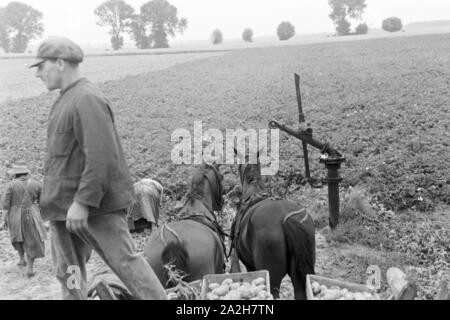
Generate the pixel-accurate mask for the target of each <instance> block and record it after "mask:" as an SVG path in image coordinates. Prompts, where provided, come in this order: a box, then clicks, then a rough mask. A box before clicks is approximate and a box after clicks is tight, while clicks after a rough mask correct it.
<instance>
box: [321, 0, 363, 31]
mask: <svg viewBox="0 0 450 320" xmlns="http://www.w3.org/2000/svg"><path fill="white" fill-rule="evenodd" d="M328 4H329V5H330V7H331V10H332V11H331V13H330V15H329V17H330V18H331V20H333V22H334V24H335V25H336V31H337V33H338V35H340V36H346V35H348V34H350V22H348V19H349V18H351V19H361V16H362V14H363V13H364V10H365V9H366V8H367V4H366V0H328Z"/></svg>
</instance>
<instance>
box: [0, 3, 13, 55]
mask: <svg viewBox="0 0 450 320" xmlns="http://www.w3.org/2000/svg"><path fill="white" fill-rule="evenodd" d="M10 33H11V28H10V27H9V26H8V24H7V22H6V9H5V8H0V47H1V48H2V49H3V51H4V52H5V53H9V51H10V40H9V34H10Z"/></svg>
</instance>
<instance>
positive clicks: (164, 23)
mask: <svg viewBox="0 0 450 320" xmlns="http://www.w3.org/2000/svg"><path fill="white" fill-rule="evenodd" d="M177 15H178V9H177V8H176V7H175V6H173V5H171V4H170V3H169V2H168V1H167V0H153V1H150V2H147V3H145V4H143V5H142V7H141V19H142V22H143V26H144V29H145V28H146V27H147V26H148V27H149V28H150V29H151V35H150V36H149V37H150V38H151V40H152V41H153V42H154V45H153V48H168V47H169V42H168V40H167V36H168V35H170V36H172V37H174V36H175V33H176V32H180V33H183V32H184V30H186V28H187V23H188V21H187V19H186V18H178V16H177ZM141 31H142V29H141Z"/></svg>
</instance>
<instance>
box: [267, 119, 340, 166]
mask: <svg viewBox="0 0 450 320" xmlns="http://www.w3.org/2000/svg"><path fill="white" fill-rule="evenodd" d="M269 127H270V129H280V130H281V131H284V132H286V133H287V134H289V135H291V136H293V137H295V138H297V139H299V140H301V141H303V142H305V143H307V144H309V145H311V146H313V147H315V148H316V149H319V150H320V152H321V153H323V154H327V155H328V156H329V157H330V158H341V157H342V154H341V153H340V152H339V151H337V150H336V149H334V148H333V147H332V146H331V145H330V144H329V143H322V142H320V141H318V140H316V139H314V138H313V136H312V129H308V130H306V131H305V130H295V129H293V128H291V127H288V126H286V125H283V124H279V123H278V122H277V121H274V120H273V121H270V123H269Z"/></svg>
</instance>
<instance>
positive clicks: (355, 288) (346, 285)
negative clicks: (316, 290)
mask: <svg viewBox="0 0 450 320" xmlns="http://www.w3.org/2000/svg"><path fill="white" fill-rule="evenodd" d="M314 281H316V282H318V283H319V284H321V285H322V284H323V285H325V286H327V287H328V288H331V287H334V286H336V287H339V288H341V289H347V290H348V291H350V292H361V293H362V292H369V293H371V294H372V295H373V296H374V297H375V299H376V300H381V299H380V297H379V296H378V294H377V293H376V292H375V291H374V290H372V289H369V288H368V287H367V286H366V285H362V284H356V283H350V282H344V281H339V280H334V279H329V278H325V277H321V276H316V275H311V274H308V275H307V276H306V296H307V299H308V300H316V299H315V298H314V294H313V291H312V283H313V282H314Z"/></svg>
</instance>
